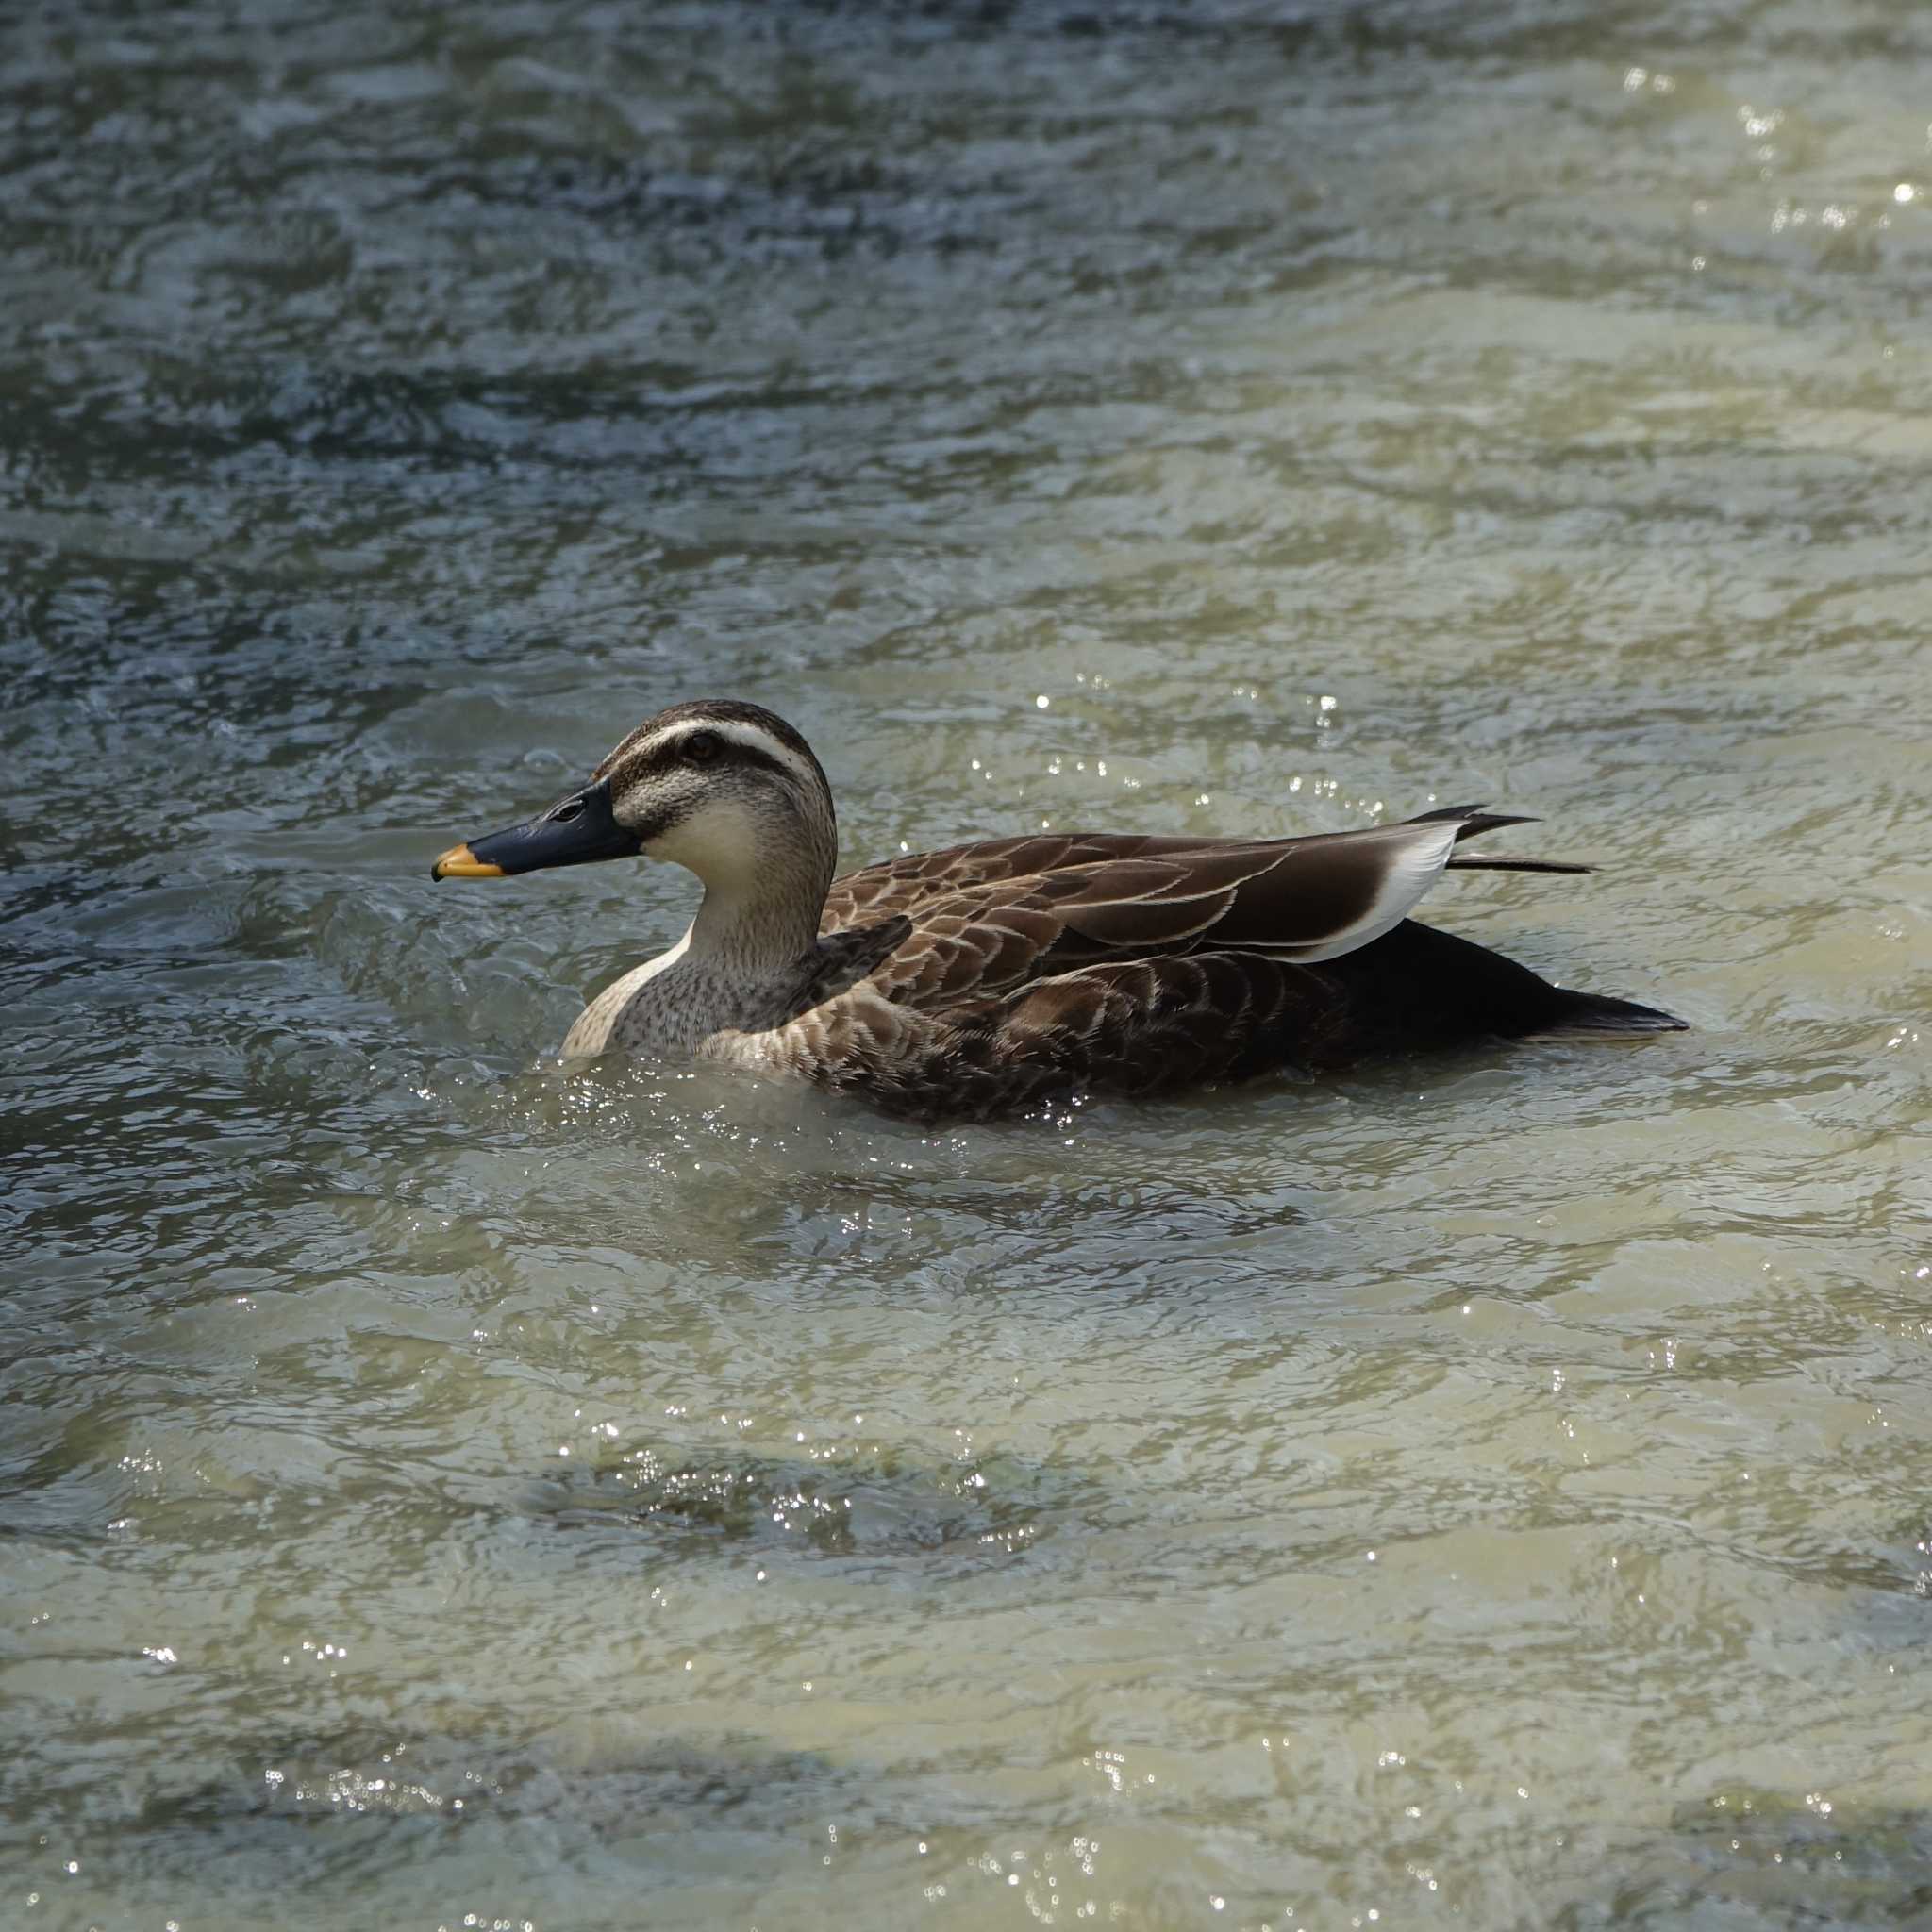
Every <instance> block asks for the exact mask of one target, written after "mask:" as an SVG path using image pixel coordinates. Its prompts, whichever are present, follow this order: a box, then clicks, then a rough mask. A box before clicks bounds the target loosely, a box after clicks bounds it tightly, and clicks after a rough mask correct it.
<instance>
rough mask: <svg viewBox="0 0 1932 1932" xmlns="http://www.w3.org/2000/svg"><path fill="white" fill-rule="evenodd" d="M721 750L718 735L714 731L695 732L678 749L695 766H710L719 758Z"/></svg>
mask: <svg viewBox="0 0 1932 1932" xmlns="http://www.w3.org/2000/svg"><path fill="white" fill-rule="evenodd" d="M719 749H720V746H719V743H718V735H717V733H716V732H714V731H693V732H692V733H691V736H690V737H689V738H687V739H686V740H685V741H684V742H683V744H681V745H680V746H679V747H678V750H679V751H680V752H681V753H682V755H683V756H684V758H686V759H687V760H688V761H689V762H690V763H691V764H693V765H708V764H709V763H710V762H711V760H712V759H713V758H716V757H717V756H718V752H719Z"/></svg>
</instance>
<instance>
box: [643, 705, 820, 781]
mask: <svg viewBox="0 0 1932 1932" xmlns="http://www.w3.org/2000/svg"><path fill="white" fill-rule="evenodd" d="M697 731H708V732H709V733H710V735H711V736H712V737H713V738H722V739H725V740H727V741H729V742H731V743H733V744H741V745H743V746H745V747H746V748H747V749H748V750H751V751H756V752H759V753H762V754H763V756H764V757H766V758H770V759H771V760H772V761H773V762H774V764H778V765H783V766H784V768H785V769H786V770H787V771H788V772H790V773H791V775H792V776H793V777H794V778H796V779H797V780H798V782H799V783H800V784H801V785H803V786H804V787H805V789H806V790H807V791H819V790H820V789H821V781H820V778H819V774H818V773H817V772H815V771H814V770H813V769H812V767H811V765H810V764H809V763H808V761H807V760H806V759H804V758H800V757H799V755H798V754H797V753H796V752H795V751H792V750H791V748H790V747H789V746H787V745H784V744H781V743H780V742H779V741H777V740H776V739H775V738H774V737H773V736H772V734H771V733H770V732H769V731H767V730H765V729H764V727H763V726H762V725H758V724H745V723H743V722H742V721H741V720H739V719H724V718H720V719H717V720H715V721H712V720H707V719H704V718H691V719H688V720H686V721H684V722H682V723H680V724H674V725H672V726H671V727H670V728H669V729H668V730H665V731H659V732H658V733H656V734H655V735H654V736H653V737H651V738H650V739H648V740H646V741H645V742H644V744H643V746H642V749H643V751H644V752H645V753H646V754H647V755H648V754H650V753H653V752H658V751H665V750H668V749H671V748H672V747H674V746H675V745H678V744H681V743H682V742H683V741H685V740H686V739H687V738H689V737H691V734H692V733H693V732H697Z"/></svg>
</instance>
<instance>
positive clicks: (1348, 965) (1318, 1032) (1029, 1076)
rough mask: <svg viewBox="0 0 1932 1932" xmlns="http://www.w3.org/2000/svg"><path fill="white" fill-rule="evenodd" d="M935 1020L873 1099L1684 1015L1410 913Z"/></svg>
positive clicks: (1034, 1093) (1159, 1087)
mask: <svg viewBox="0 0 1932 1932" xmlns="http://www.w3.org/2000/svg"><path fill="white" fill-rule="evenodd" d="M948 1019H949V1021H950V1022H951V1024H949V1025H948V1026H947V1027H946V1028H945V1029H944V1038H943V1042H941V1041H940V1040H937V1039H936V1040H934V1041H932V1045H933V1046H934V1047H935V1048H937V1049H940V1050H939V1051H937V1052H936V1053H934V1054H933V1056H932V1057H931V1058H930V1059H928V1058H927V1057H926V1056H925V1055H924V1054H922V1053H920V1052H918V1051H916V1050H915V1051H914V1052H913V1053H912V1054H911V1055H910V1056H908V1058H907V1059H905V1060H903V1061H901V1062H900V1063H899V1064H898V1066H897V1067H895V1068H894V1069H893V1077H891V1079H890V1081H889V1083H888V1085H889V1088H890V1091H879V1089H878V1088H877V1087H876V1086H874V1098H875V1099H877V1100H880V1101H881V1102H883V1103H884V1104H886V1105H887V1106H889V1107H891V1108H893V1110H895V1111H904V1112H909V1113H913V1114H916V1115H919V1116H921V1117H923V1118H926V1119H936V1118H942V1117H953V1118H983V1117H985V1116H987V1115H990V1114H994V1113H1001V1112H1007V1111H1010V1110H1014V1109H1016V1108H1025V1107H1028V1106H1033V1105H1038V1104H1040V1103H1041V1102H1043V1101H1046V1100H1049V1099H1051V1098H1053V1097H1055V1096H1058V1095H1061V1094H1071V1093H1074V1092H1093V1093H1107V1094H1117V1095H1124V1096H1137V1095H1142V1094H1151V1093H1157V1092H1160V1091H1169V1090H1172V1089H1174V1088H1178V1087H1184V1086H1197V1085H1199V1084H1201V1083H1202V1082H1204V1081H1237V1080H1246V1079H1252V1078H1254V1077H1256V1076H1257V1075H1259V1074H1270V1073H1276V1072H1279V1071H1282V1070H1284V1069H1297V1070H1302V1071H1307V1072H1324V1071H1331V1070H1334V1069H1336V1068H1340V1067H1344V1066H1348V1065H1352V1064H1354V1063H1355V1062H1357V1061H1359V1060H1363V1059H1371V1058H1382V1057H1386V1056H1391V1055H1403V1054H1412V1053H1423V1052H1429V1051H1437V1050H1441V1049H1443V1048H1448V1047H1455V1046H1458V1045H1463V1044H1468V1043H1473V1042H1475V1041H1483V1040H1495V1039H1506V1040H1514V1039H1524V1038H1528V1037H1531V1036H1541V1037H1549V1036H1555V1035H1563V1034H1597V1035H1639V1034H1646V1033H1657V1032H1667V1031H1674V1030H1677V1029H1679V1028H1681V1027H1682V1026H1683V1025H1684V1022H1683V1021H1681V1020H1678V1019H1675V1018H1674V1017H1673V1016H1672V1015H1670V1014H1669V1013H1664V1012H1659V1011H1658V1010H1657V1008H1653V1007H1645V1006H1640V1005H1638V1004H1636V1003H1635V1002H1634V1001H1630V1000H1620V999H1611V998H1607V997H1605V996H1604V995H1601V994H1597V993H1586V992H1576V991H1571V990H1570V989H1568V988H1564V987H1557V986H1552V985H1551V984H1550V983H1549V982H1548V981H1547V980H1545V979H1543V978H1541V976H1540V975H1539V974H1535V973H1532V972H1531V971H1530V970H1529V968H1528V967H1526V966H1521V965H1519V964H1517V962H1516V961H1515V960H1513V959H1509V958H1505V957H1504V956H1503V955H1502V954H1500V953H1493V952H1491V951H1490V949H1489V948H1488V947H1486V946H1479V945H1477V944H1475V943H1474V941H1469V940H1464V939H1457V937H1456V936H1455V935H1454V934H1452V933H1446V932H1441V931H1439V930H1438V929H1437V928H1435V927H1434V926H1427V925H1422V924H1417V923H1416V922H1415V921H1414V920H1405V921H1403V922H1402V924H1399V925H1397V926H1396V927H1395V928H1394V929H1393V930H1392V931H1390V932H1388V933H1386V934H1384V935H1383V936H1382V937H1381V938H1380V939H1377V940H1374V941H1371V942H1370V943H1369V944H1367V945H1365V946H1362V947H1360V948H1358V949H1357V950H1356V951H1355V952H1352V953H1346V954H1343V955H1341V956H1340V957H1339V958H1333V959H1326V960H1323V961H1321V962H1319V963H1317V964H1313V965H1302V964H1297V963H1294V962H1292V961H1289V960H1283V959H1279V958H1269V957H1267V956H1266V955H1264V954H1260V953H1257V952H1247V951H1242V950H1239V949H1228V950H1213V951H1201V952H1195V953H1188V954H1182V955H1178V956H1164V957H1160V958H1143V959H1132V960H1109V961H1107V962H1105V963H1101V964H1096V965H1092V966H1088V967H1085V968H1083V969H1082V970H1080V971H1077V972H1074V973H1068V974H1060V975H1058V976H1057V977H1054V978H1051V979H1045V980H1041V981H1038V982H1036V983H1035V984H1033V985H1032V986H1030V987H1027V988H1025V989H1024V990H1022V991H1017V992H1014V993H1011V994H1008V996H1006V997H1005V998H998V999H987V1000H983V1001H978V1002H974V1003H973V1004H972V1005H971V1006H970V1007H968V1008H965V1009H963V1010H960V1011H958V1012H956V1013H954V1014H951V1015H949V1016H948ZM868 1084H871V1083H868Z"/></svg>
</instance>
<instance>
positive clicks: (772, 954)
mask: <svg viewBox="0 0 1932 1932" xmlns="http://www.w3.org/2000/svg"><path fill="white" fill-rule="evenodd" d="M824 845H825V849H824V851H822V852H821V851H818V850H816V849H814V850H813V851H812V852H811V853H810V855H809V856H807V855H803V854H800V855H794V856H793V858H791V860H790V861H789V862H787V863H786V864H784V865H782V866H780V865H770V866H764V867H760V866H758V865H746V866H716V865H707V866H706V868H705V872H704V873H703V874H701V876H702V877H703V879H704V886H705V897H704V903H703V904H702V905H701V906H700V907H699V908H698V915H697V917H696V918H695V919H694V920H692V921H691V927H690V929H689V930H688V931H687V932H686V933H685V935H684V937H683V938H682V939H681V940H679V941H678V942H677V943H676V944H675V946H673V947H672V948H671V949H670V950H669V951H668V952H665V953H662V954H660V955H658V958H655V959H651V960H647V961H646V962H645V963H644V964H643V965H641V966H639V967H636V968H635V969H633V970H632V971H631V972H629V973H626V974H625V975H624V977H623V978H622V979H620V980H618V981H617V982H616V983H615V984H614V985H612V986H609V987H607V988H606V989H605V990H604V991H603V992H601V993H600V994H599V995H598V996H597V998H596V999H594V1000H593V1001H592V1002H591V1005H590V1006H588V1007H587V1008H585V1009H584V1011H583V1013H582V1014H581V1015H580V1016H579V1018H578V1020H577V1023H576V1024H575V1025H574V1026H573V1027H572V1028H571V1030H570V1036H569V1038H568V1039H567V1040H566V1041H564V1045H563V1050H564V1053H565V1055H566V1056H575V1055H578V1054H596V1053H602V1052H603V1051H605V1050H606V1048H608V1047H616V1048H620V1049H622V1050H624V1051H625V1052H627V1053H639V1054H649V1055H654V1056H656V1055H663V1056H667V1057H669V1056H677V1055H686V1054H691V1053H694V1052H696V1051H697V1049H698V1048H699V1047H700V1046H701V1045H702V1043H703V1042H704V1041H706V1040H707V1039H708V1038H709V1037H710V1036H711V1035H712V1034H714V1033H720V1032H725V1031H732V1030H735V1031H741V1032H758V1031H762V1030H763V1029H765V1028H766V1027H770V1026H775V1025H779V1024H782V1023H783V1022H784V1021H786V1020H788V1019H790V1018H791V1008H790V1004H789V1003H790V1002H791V1000H793V999H794V998H795V995H796V993H797V991H798V989H799V987H800V986H801V985H802V984H803V983H804V982H805V980H806V978H807V977H808V973H809V969H810V964H811V960H812V957H813V955H814V953H815V951H816V948H817V945H818V931H819V914H820V913H821V911H822V910H823V909H824V903H825V891H826V889H827V888H828V887H829V886H830V884H831V882H832V870H833V855H832V850H831V846H830V842H829V841H824Z"/></svg>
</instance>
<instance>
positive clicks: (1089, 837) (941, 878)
mask: <svg viewBox="0 0 1932 1932" xmlns="http://www.w3.org/2000/svg"><path fill="white" fill-rule="evenodd" d="M1403 823H1404V824H1407V825H1435V824H1453V825H1454V826H1455V828H1456V843H1457V844H1458V845H1459V844H1460V843H1461V842H1462V841H1464V840H1465V839H1474V838H1476V837H1478V836H1479V835H1480V834H1482V833H1484V832H1494V831H1499V830H1501V829H1502V828H1503V827H1504V826H1505V825H1530V824H1535V823H1536V821H1535V820H1534V819H1529V818H1523V817H1519V816H1516V815H1513V814H1508V813H1503V812H1492V811H1486V810H1485V809H1484V808H1482V807H1481V806H1479V805H1452V806H1444V807H1441V808H1439V809H1437V810H1435V811H1426V812H1423V813H1421V814H1419V815H1418V816H1417V817H1415V818H1412V819H1408V820H1406V821H1404V822H1403ZM1374 829H1375V830H1377V831H1399V830H1401V829H1402V827H1401V826H1399V825H1391V826H1377V827H1375V828H1374ZM1356 836H1357V835H1356V834H1353V833H1346V834H1342V833H1332V832H1331V833H1316V834H1314V835H1313V836H1311V837H1307V838H1301V839H1268V840H1237V839H1190V838H1187V837H1175V836H1173V835H1163V836H1144V837H1143V836H1141V835H1140V834H1137V833H1131V832H1040V833H1031V834H1024V835H1022V836H1021V837H1018V838H1013V839H987V840H982V841H977V842H975V843H971V844H965V845H948V846H946V847H944V848H943V849H942V850H941V851H938V852H912V853H907V854H905V855H903V856H902V857H900V858H888V859H882V860H881V861H880V862H879V863H878V864H876V865H868V866H865V867H863V868H862V869H861V870H860V871H858V872H854V873H848V874H846V875H845V876H844V877H843V878H841V879H835V880H833V882H832V886H831V890H830V891H828V892H827V893H826V894H825V906H824V913H823V914H822V915H821V917H820V920H819V931H820V932H821V933H823V934H831V933H837V932H844V931H847V930H849V929H850V928H852V927H854V926H857V925H868V926H869V925H872V924H874V923H875V922H877V921H879V920H881V919H885V918H888V917H890V916H891V914H893V913H895V912H903V913H905V914H907V915H908V916H915V915H917V913H918V912H919V910H920V908H922V907H925V906H930V905H932V904H933V903H934V902H935V901H937V900H941V899H947V898H951V897H953V896H955V895H956V894H958V893H960V892H966V891H973V890H974V889H975V888H979V887H986V886H994V885H999V884H1002V883H1007V884H1014V883H1018V882H1020V881H1022V880H1030V879H1035V878H1039V877H1041V876H1042V875H1045V874H1053V873H1060V872H1068V871H1072V870H1074V869H1075V868H1082V867H1088V866H1098V865H1108V864H1111V863H1114V862H1116V861H1119V860H1123V859H1134V858H1166V859H1177V858H1179V857H1180V856H1181V855H1183V854H1189V855H1193V854H1205V855H1210V856H1211V855H1216V854H1220V853H1224V852H1233V851H1241V852H1252V851H1273V852H1283V851H1286V850H1288V849H1289V848H1291V847H1293V846H1303V845H1322V844H1325V843H1326V842H1327V841H1329V840H1331V839H1334V838H1339V837H1349V838H1352V837H1356ZM1447 868H1448V869H1449V870H1450V871H1452V872H1453V871H1463V870H1468V871H1472V872H1474V871H1483V872H1550V873H1579V872H1588V871H1590V869H1591V868H1590V867H1589V866H1587V865H1577V864H1574V863H1573V862H1572V861H1569V860H1567V859H1560V858H1500V857H1499V858H1491V857H1488V856H1487V855H1478V856H1474V857H1471V856H1469V855H1467V854H1458V855H1457V856H1455V857H1453V858H1450V859H1448V860H1447Z"/></svg>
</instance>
